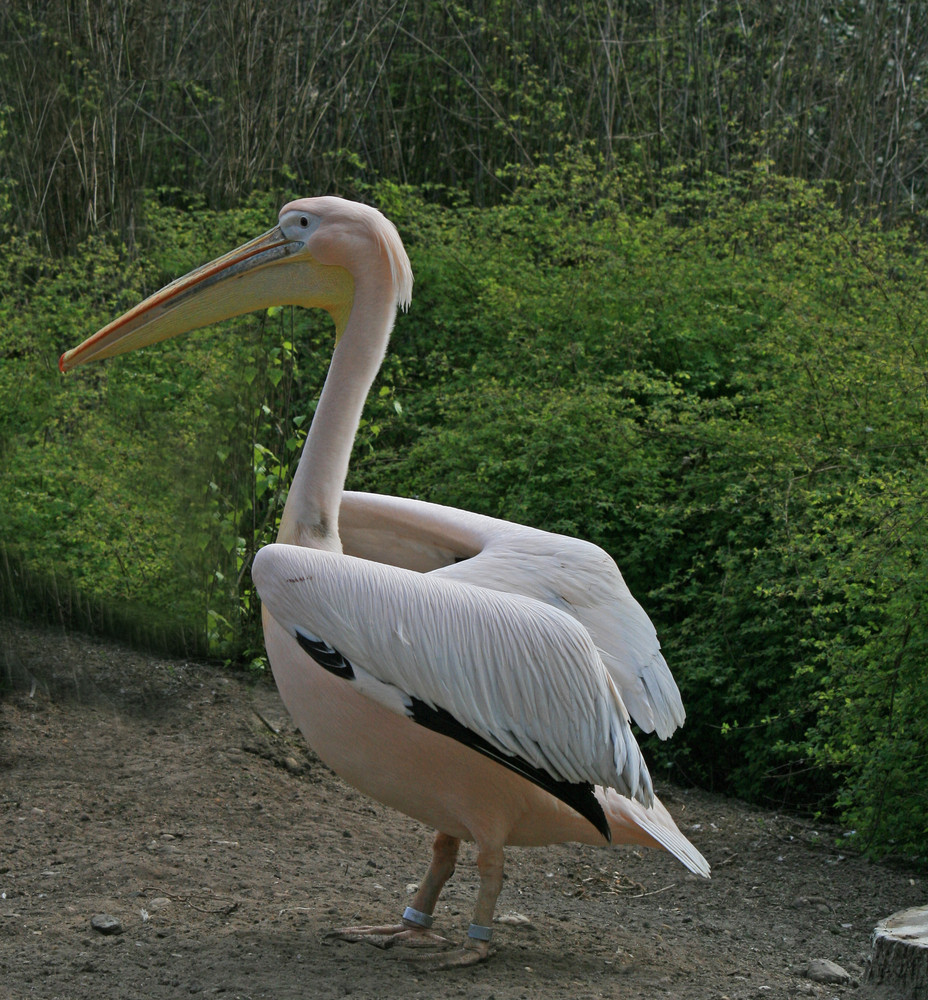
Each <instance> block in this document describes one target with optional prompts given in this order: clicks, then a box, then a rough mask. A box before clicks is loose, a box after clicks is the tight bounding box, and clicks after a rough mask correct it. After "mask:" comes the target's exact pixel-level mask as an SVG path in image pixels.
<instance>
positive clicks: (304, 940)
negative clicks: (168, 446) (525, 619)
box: [0, 622, 928, 1000]
mask: <svg viewBox="0 0 928 1000" xmlns="http://www.w3.org/2000/svg"><path fill="white" fill-rule="evenodd" d="M0 654H2V655H0V682H4V681H5V687H6V692H5V694H4V695H3V697H2V700H0V997H2V998H4V1000H7V998H9V1000H21V998H26V997H29V998H33V997H41V998H44V1000H51V998H59V997H60V998H66V1000H85V998H86V1000H91V998H92V1000H109V998H119V1000H135V998H140V1000H141V998H145V1000H160V998H176V997H183V996H187V995H191V994H193V995H196V994H205V995H222V996H225V997H228V998H230V1000H232V998H241V1000H257V998H260V997H273V998H275V1000H290V998H296V997H300V998H303V997H314V998H320V1000H327V998H335V997H345V996H352V997H356V998H368V997H370V998H377V1000H391V998H396V1000H413V998H419V997H429V998H432V997H436V996H438V997H469V998H470V997H472V998H480V1000H517V998H518V1000H522V998H541V1000H554V998H560V997H571V998H576V1000H586V998H598V997H622V998H627V1000H639V998H640V1000H644V998H648V1000H651V998H653V997H661V996H665V997H679V998H684V1000H687V998H692V1000H710V998H711V1000H724V998H729V1000H748V998H764V1000H777V998H787V997H820V998H832V997H839V998H843V997H856V998H864V997H866V998H876V997H879V998H880V1000H895V995H894V994H893V992H892V991H891V990H888V989H885V988H879V989H878V988H876V987H874V986H871V985H870V984H868V983H867V982H866V980H865V973H866V962H867V957H868V955H869V947H870V946H869V937H870V933H871V930H872V928H873V927H874V925H875V924H876V923H877V921H878V920H879V919H880V918H882V917H885V916H887V915H888V914H890V913H892V912H894V911H896V910H899V909H902V908H904V907H909V906H915V905H920V904H923V903H924V902H925V900H926V897H928V879H926V877H925V873H924V872H920V871H917V870H915V869H914V868H913V869H907V868H906V867H905V866H904V865H900V864H894V865H891V866H890V865H877V864H871V863H868V862H867V861H866V860H865V859H863V858H861V857H859V856H855V855H854V854H852V853H850V852H848V851H846V850H842V849H841V847H840V843H841V833H840V831H838V830H834V829H830V828H826V827H822V826H816V825H813V824H811V823H810V822H808V821H806V820H803V819H798V818H796V817H794V816H789V815H785V814H782V813H777V812H769V811H763V810H761V809H758V808H756V807H751V806H746V805H744V804H742V803H740V802H737V801H733V800H730V799H725V798H722V797H719V796H717V795H712V794H707V793H705V792H700V791H696V790H681V789H677V788H672V787H661V788H660V789H659V792H660V794H661V797H662V798H663V799H664V801H665V802H666V803H667V805H668V807H669V808H670V809H671V811H672V812H673V813H674V814H675V816H676V818H677V820H678V822H679V824H680V826H681V828H682V829H683V830H684V831H685V832H686V833H687V834H688V835H689V836H690V837H691V839H692V840H693V841H694V843H695V844H696V845H697V846H698V847H699V849H700V850H701V851H702V852H703V853H704V854H705V855H706V857H707V858H708V859H709V861H710V863H711V864H712V866H713V877H712V880H711V881H709V882H706V881H704V880H701V879H698V878H696V877H695V876H692V875H689V874H688V873H687V872H686V871H685V870H684V869H683V868H681V867H680V866H679V865H678V864H677V863H676V862H675V861H674V860H673V859H672V858H670V857H669V856H667V855H664V854H662V853H657V852H649V851H637V850H631V849H627V848H621V849H617V850H612V851H608V850H597V849H594V848H589V847H583V846H576V845H564V846H558V847H551V848H546V849H534V850H528V849H514V850H510V851H509V852H508V855H507V878H506V884H505V887H504V890H503V894H502V896H501V898H500V904H499V908H498V911H497V916H498V918H499V921H498V923H497V926H496V930H495V934H494V939H495V941H496V944H497V951H496V954H495V956H494V957H493V958H492V959H491V960H490V961H489V962H488V963H487V964H485V965H482V966H478V967H475V968H471V969H466V970H459V971H451V972H435V973H429V972H424V971H423V970H422V969H421V968H416V967H415V966H412V965H410V964H409V963H407V962H404V961H402V960H399V961H398V960H397V959H398V958H401V953H400V949H394V950H392V951H380V950H378V949H375V948H372V947H370V946H368V945H365V944H355V945H351V944H341V943H339V944H332V945H328V944H326V943H325V942H324V935H325V933H326V931H327V930H329V929H331V928H332V927H335V926H339V925H345V924H352V923H358V922H393V921H395V919H396V918H397V917H398V915H399V913H400V912H401V911H402V909H403V907H404V906H405V905H406V901H407V899H408V897H409V893H410V891H411V886H413V885H414V884H415V882H416V881H417V880H418V879H419V878H420V877H421V876H422V875H423V874H424V871H425V867H426V864H427V861H428V858H429V855H430V844H431V839H432V832H431V831H429V830H427V829H425V828H423V827H421V826H419V825H418V824H416V823H414V822H412V821H410V820H408V819H406V818H405V817H404V816H401V815H399V814H397V813H394V812H392V811H390V810H388V809H386V808H384V807H382V806H380V805H379V804H378V803H376V802H371V801H369V800H366V799H365V798H363V797H362V796H361V795H359V794H358V793H356V792H354V791H353V790H352V789H350V788H348V787H347V786H345V785H344V784H343V783H342V782H341V781H340V780H339V779H337V778H336V777H335V776H333V775H332V774H331V772H329V771H328V770H327V769H326V768H325V767H324V766H323V765H322V764H321V763H320V762H319V761H318V760H317V759H316V758H315V757H314V755H313V754H312V752H311V751H310V750H309V748H308V747H307V746H306V745H305V744H304V743H303V742H302V740H301V738H300V737H299V735H298V734H297V733H296V732H295V731H294V730H293V728H292V727H291V725H290V724H289V722H288V720H287V719H286V715H285V713H284V711H283V708H282V706H281V704H280V702H279V699H277V696H276V693H275V692H274V691H273V689H272V688H271V687H269V686H268V685H267V684H266V683H257V684H256V683H254V682H249V681H248V680H247V679H243V678H240V677H236V676H233V675H230V674H229V673H227V672H223V671H221V670H218V669H215V668H213V667H210V666H206V665H203V664H198V663H185V662H169V661H166V660H163V659H158V658H156V657H152V656H148V655H145V654H142V653H139V652H136V651H133V650H129V649H126V648H124V647H122V646H119V645H117V644H113V643H102V642H96V641H92V640H89V639H87V638H84V637H81V636H76V635H65V634H62V633H55V632H49V631H41V630H35V629H28V628H26V627H23V626H21V625H13V624H11V623H8V622H7V623H3V622H0ZM4 674H5V677H4ZM11 682H12V687H10V684H11ZM473 862H474V854H473V850H472V849H471V850H467V849H465V851H464V852H463V859H462V863H461V864H460V866H459V868H458V871H457V873H456V874H455V877H454V879H453V880H452V882H451V883H449V885H448V887H447V889H446V892H445V894H444V896H443V897H442V900H441V902H440V903H439V908H438V910H437V912H436V917H437V921H436V926H437V927H439V926H440V928H441V929H442V930H443V931H445V932H447V933H448V934H449V935H451V936H453V937H455V938H458V939H461V940H463V936H464V933H465V930H466V927H467V924H468V922H469V914H470V908H471V906H472V903H473V900H474V895H475V891H476V884H477V883H476V872H475V870H474V864H473ZM100 914H107V915H109V916H111V917H113V918H115V919H116V920H117V921H118V922H119V927H120V929H121V930H120V932H119V933H112V934H105V933H102V932H101V931H100V930H96V929H94V928H93V926H92V923H91V921H92V920H93V918H94V917H95V916H97V915H100ZM813 959H829V960H831V961H832V962H836V963H838V964H839V965H840V966H842V967H843V968H844V969H845V970H847V972H848V973H850V975H851V977H852V981H851V983H849V984H845V985H828V984H819V983H815V982H812V981H811V980H809V979H808V978H806V975H805V974H806V970H807V968H808V965H809V962H810V961H811V960H813Z"/></svg>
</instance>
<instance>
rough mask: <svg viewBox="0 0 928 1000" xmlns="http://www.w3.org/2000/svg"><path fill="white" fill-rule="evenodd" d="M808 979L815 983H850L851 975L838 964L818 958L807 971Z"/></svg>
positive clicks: (810, 964) (810, 963)
mask: <svg viewBox="0 0 928 1000" xmlns="http://www.w3.org/2000/svg"><path fill="white" fill-rule="evenodd" d="M806 978H807V979H811V980H812V982H813V983H832V984H839V983H849V982H850V981H851V974H850V973H849V972H848V971H847V970H845V969H842V968H841V966H840V965H838V964H837V962H830V961H829V960H828V959H827V958H816V959H813V960H812V961H811V962H809V967H808V969H806Z"/></svg>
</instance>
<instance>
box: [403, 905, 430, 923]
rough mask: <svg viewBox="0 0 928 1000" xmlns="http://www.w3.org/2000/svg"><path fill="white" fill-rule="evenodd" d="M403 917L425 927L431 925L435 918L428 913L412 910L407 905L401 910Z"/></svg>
mask: <svg viewBox="0 0 928 1000" xmlns="http://www.w3.org/2000/svg"><path fill="white" fill-rule="evenodd" d="M403 919H404V920H408V921H409V922H410V923H411V924H418V925H419V926H420V927H426V928H428V927H431V926H432V924H434V923H435V919H434V917H433V916H432V915H431V914H430V913H423V912H422V911H421V910H414V909H413V908H412V907H411V906H407V907H406V909H405V910H403Z"/></svg>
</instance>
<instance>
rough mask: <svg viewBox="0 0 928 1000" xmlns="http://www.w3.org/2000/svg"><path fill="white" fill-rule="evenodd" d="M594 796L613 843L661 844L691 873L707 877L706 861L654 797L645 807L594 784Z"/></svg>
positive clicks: (651, 845)
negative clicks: (602, 813)
mask: <svg viewBox="0 0 928 1000" xmlns="http://www.w3.org/2000/svg"><path fill="white" fill-rule="evenodd" d="M596 796H597V798H598V799H599V800H600V803H601V804H602V807H603V811H604V812H605V814H606V818H607V820H608V821H609V828H610V830H611V832H612V842H613V843H614V844H629V843H631V844H647V845H648V846H650V847H662V848H663V849H664V850H665V851H667V852H668V853H669V854H672V855H673V856H674V857H675V858H676V859H677V860H678V861H679V862H680V863H681V864H682V865H684V866H685V867H686V868H688V869H689V870H690V871H691V872H692V873H693V874H694V875H701V876H702V877H703V878H708V877H709V872H710V868H709V862H708V861H706V859H705V858H704V857H703V856H702V854H700V853H699V851H698V850H696V848H695V847H694V846H693V845H692V844H691V843H690V841H689V840H687V838H686V837H685V836H684V835H683V834H682V833H681V832H680V829H679V827H678V826H677V824H676V823H675V822H674V820H673V817H672V816H671V815H670V813H669V812H667V809H666V808H665V807H664V805H663V803H662V802H660V800H658V799H657V798H656V797H655V799H654V804H653V806H651V807H650V808H648V809H646V808H645V807H644V806H643V805H642V804H641V803H640V802H636V801H634V800H632V799H628V798H625V796H623V795H619V794H618V793H617V792H615V791H613V790H612V789H611V788H606V789H603V788H597V789H596Z"/></svg>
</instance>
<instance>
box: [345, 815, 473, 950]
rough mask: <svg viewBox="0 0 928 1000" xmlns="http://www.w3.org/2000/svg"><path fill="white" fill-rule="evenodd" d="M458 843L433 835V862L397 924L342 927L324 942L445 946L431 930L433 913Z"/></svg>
mask: <svg viewBox="0 0 928 1000" xmlns="http://www.w3.org/2000/svg"><path fill="white" fill-rule="evenodd" d="M460 843H461V842H460V841H459V840H458V839H457V838H456V837H449V836H448V835H447V834H445V833H439V834H436V836H435V841H434V843H433V844H432V863H431V864H430V865H429V870H428V871H427V872H426V874H425V878H424V879H423V880H422V884H421V885H420V886H419V889H418V891H417V892H416V894H415V896H414V897H413V900H412V903H411V904H410V905H409V906H407V907H406V910H405V911H404V913H403V922H402V923H400V924H385V925H382V926H371V927H368V926H365V927H343V928H341V929H339V930H335V931H330V932H329V933H328V934H326V936H325V937H326V940H336V941H366V942H367V943H368V944H373V945H376V946H377V947H378V948H392V947H393V945H395V944H399V945H405V946H407V947H413V948H415V947H422V946H428V945H431V946H432V947H435V946H438V947H444V946H447V945H449V944H450V943H451V942H450V941H448V939H447V938H444V937H442V936H441V935H440V934H436V933H435V932H434V931H433V930H431V926H432V914H433V913H434V912H435V904H436V903H437V902H438V897H439V896H440V895H441V890H442V889H443V888H444V886H445V883H446V882H447V881H448V879H449V878H451V876H452V875H453V874H454V866H455V862H456V861H457V856H458V847H459V846H460Z"/></svg>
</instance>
